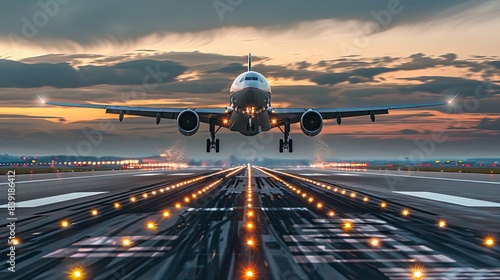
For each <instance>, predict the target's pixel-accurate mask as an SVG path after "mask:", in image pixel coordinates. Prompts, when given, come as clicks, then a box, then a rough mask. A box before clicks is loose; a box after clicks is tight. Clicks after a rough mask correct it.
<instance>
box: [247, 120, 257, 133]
mask: <svg viewBox="0 0 500 280" xmlns="http://www.w3.org/2000/svg"><path fill="white" fill-rule="evenodd" d="M250 130H251V131H255V124H254V123H253V122H252V118H249V119H248V123H247V131H250Z"/></svg>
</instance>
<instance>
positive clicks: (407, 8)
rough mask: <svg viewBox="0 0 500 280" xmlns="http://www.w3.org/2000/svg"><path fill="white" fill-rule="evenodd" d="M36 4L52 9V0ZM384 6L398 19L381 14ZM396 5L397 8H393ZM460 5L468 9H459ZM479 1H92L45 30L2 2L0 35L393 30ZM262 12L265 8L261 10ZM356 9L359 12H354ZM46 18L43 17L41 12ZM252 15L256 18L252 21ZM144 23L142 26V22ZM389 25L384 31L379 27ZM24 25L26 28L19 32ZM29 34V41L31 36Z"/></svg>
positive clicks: (117, 38) (24, 9) (66, 11)
mask: <svg viewBox="0 0 500 280" xmlns="http://www.w3.org/2000/svg"><path fill="white" fill-rule="evenodd" d="M40 2H41V3H57V2H56V1H55V0H46V1H40ZM389 3H392V4H391V5H392V6H394V4H396V5H395V6H396V8H397V9H396V10H398V11H400V12H398V13H393V14H392V15H391V14H389V16H390V18H387V15H386V13H388V12H387V10H388V6H389ZM398 3H399V4H398ZM462 3H472V4H469V5H465V6H462V5H460V4H462ZM482 3H484V1H465V0H462V1H454V0H442V1H437V2H436V1H434V2H427V1H412V2H407V1H404V2H399V1H388V2H376V1H370V0H357V1H350V2H345V1H341V0H336V1H332V0H321V1H316V2H315V4H314V5H311V4H310V3H308V2H304V1H300V0H291V1H265V0H255V1H225V0H218V1H203V2H192V1H175V2H172V1H160V0H153V1H149V2H147V3H143V2H137V1H133V0H120V1H118V0H112V1H94V2H92V4H91V5H89V4H88V3H83V2H80V1H70V2H69V3H68V4H65V5H57V6H58V7H57V9H55V7H50V8H51V9H52V11H51V12H50V16H47V18H48V20H47V21H46V23H45V24H42V23H44V22H40V19H38V20H37V19H36V17H35V15H37V13H44V11H46V10H47V8H45V9H44V8H42V6H41V5H40V4H38V1H36V2H26V1H8V2H6V3H3V6H2V12H0V17H1V18H2V25H0V34H8V33H15V34H17V35H18V36H22V35H23V31H24V33H25V34H29V35H30V37H32V38H30V39H31V40H34V41H38V42H43V41H45V43H48V42H49V40H50V43H52V42H53V41H54V40H64V41H67V40H70V41H73V42H78V43H80V44H84V45H85V44H87V45H88V44H93V43H96V42H99V41H103V40H107V41H112V42H117V43H123V44H126V43H130V42H131V41H134V40H136V39H138V38H140V37H143V36H146V35H150V34H167V33H186V32H197V31H205V30H212V29H217V28H223V27H233V26H234V27H256V28H260V29H262V28H268V29H269V30H272V31H274V32H280V31H281V30H284V29H290V28H292V27H293V26H294V25H296V24H298V23H300V22H304V21H316V20H323V19H334V20H338V21H353V20H354V21H361V22H368V21H370V22H380V23H381V25H382V27H383V29H386V28H394V27H396V26H399V25H402V24H408V23H415V22H418V21H422V20H425V19H430V18H433V17H434V16H436V15H438V14H439V13H440V12H443V11H446V10H448V9H450V8H452V7H455V10H454V12H455V13H457V12H460V11H463V10H465V9H467V8H470V6H478V5H480V4H482ZM262 7H265V8H264V9H263V8H262ZM360 7H362V8H360ZM45 14H46V15H47V12H45ZM255 15H258V20H256V17H255ZM144 18H147V20H144ZM387 21H389V22H390V23H391V24H390V25H388V26H385V25H386V24H385V22H387ZM26 25H28V26H29V27H28V28H27V27H25V26H26ZM32 34H34V35H32Z"/></svg>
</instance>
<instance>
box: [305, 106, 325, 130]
mask: <svg viewBox="0 0 500 280" xmlns="http://www.w3.org/2000/svg"><path fill="white" fill-rule="evenodd" d="M300 128H301V129H302V132H304V134H305V135H309V136H316V135H318V134H319V133H320V132H321V129H323V117H322V116H321V114H320V113H318V111H314V110H308V111H307V112H305V113H304V114H302V117H300Z"/></svg>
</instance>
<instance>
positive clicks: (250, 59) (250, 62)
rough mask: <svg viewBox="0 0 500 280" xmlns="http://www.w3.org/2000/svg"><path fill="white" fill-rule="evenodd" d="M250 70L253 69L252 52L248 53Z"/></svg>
mask: <svg viewBox="0 0 500 280" xmlns="http://www.w3.org/2000/svg"><path fill="white" fill-rule="evenodd" d="M248 71H252V53H248Z"/></svg>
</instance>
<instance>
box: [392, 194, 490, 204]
mask: <svg viewBox="0 0 500 280" xmlns="http://www.w3.org/2000/svg"><path fill="white" fill-rule="evenodd" d="M393 193H399V194H404V195H410V196H415V197H419V198H424V199H429V200H435V201H441V202H446V203H451V204H456V205H460V206H467V207H500V203H496V202H491V201H486V200H479V199H473V198H467V197H461V196H454V195H448V194H441V193H433V192H396V191H395V192H393Z"/></svg>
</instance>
